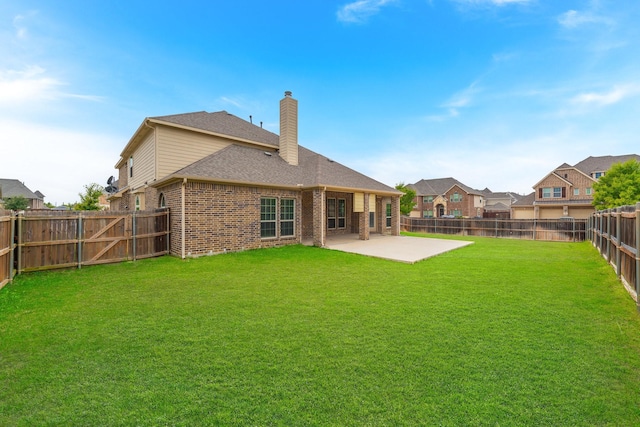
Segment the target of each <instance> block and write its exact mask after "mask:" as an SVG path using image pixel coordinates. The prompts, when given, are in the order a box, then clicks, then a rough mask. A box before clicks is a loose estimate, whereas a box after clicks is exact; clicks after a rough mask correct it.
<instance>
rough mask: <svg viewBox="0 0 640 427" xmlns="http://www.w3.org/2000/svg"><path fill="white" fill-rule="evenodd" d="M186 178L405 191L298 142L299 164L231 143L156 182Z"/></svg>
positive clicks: (156, 184) (266, 152) (275, 153)
mask: <svg viewBox="0 0 640 427" xmlns="http://www.w3.org/2000/svg"><path fill="white" fill-rule="evenodd" d="M183 178H187V179H195V180H204V181H215V182H227V183H237V184H255V185H268V186H274V187H289V188H314V187H330V188H333V189H350V190H370V191H375V192H377V193H385V194H394V195H398V194H402V193H401V192H400V191H398V190H396V189H394V188H391V187H389V186H387V185H385V184H382V183H381V182H378V181H376V180H374V179H372V178H369V177H367V176H365V175H363V174H361V173H359V172H356V171H354V170H352V169H350V168H348V167H346V166H344V165H342V164H340V163H338V162H335V161H333V160H330V159H329V158H327V157H325V156H322V155H320V154H318V153H315V152H313V151H311V150H309V149H307V148H305V147H302V146H298V165H297V166H294V165H290V164H289V163H287V162H286V161H285V160H284V159H282V158H281V157H280V156H279V155H278V153H277V152H271V151H265V150H262V149H259V148H252V147H247V146H242V145H230V146H228V147H226V148H224V149H222V150H220V151H218V152H216V153H213V154H211V155H209V156H207V157H205V158H203V159H201V160H198V161H197V162H195V163H193V164H191V165H189V166H186V167H185V168H183V169H181V170H179V171H177V172H175V173H173V174H171V175H169V176H167V177H166V178H164V179H161V180H159V181H158V182H155V183H154V186H161V185H163V184H165V183H167V182H170V181H174V180H180V179H183Z"/></svg>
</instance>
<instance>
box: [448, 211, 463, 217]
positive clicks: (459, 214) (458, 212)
mask: <svg viewBox="0 0 640 427" xmlns="http://www.w3.org/2000/svg"><path fill="white" fill-rule="evenodd" d="M450 213H451V215H453V216H462V211H461V210H460V209H452V210H451V211H450Z"/></svg>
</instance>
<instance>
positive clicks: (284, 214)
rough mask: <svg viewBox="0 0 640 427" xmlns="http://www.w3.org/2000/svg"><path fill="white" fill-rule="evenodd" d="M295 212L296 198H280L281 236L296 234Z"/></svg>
mask: <svg viewBox="0 0 640 427" xmlns="http://www.w3.org/2000/svg"><path fill="white" fill-rule="evenodd" d="M295 212H296V201H295V200H294V199H280V237H287V236H293V235H294V234H295V228H294V219H295Z"/></svg>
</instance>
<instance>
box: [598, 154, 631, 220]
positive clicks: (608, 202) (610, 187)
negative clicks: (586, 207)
mask: <svg viewBox="0 0 640 427" xmlns="http://www.w3.org/2000/svg"><path fill="white" fill-rule="evenodd" d="M593 190H594V194H593V206H594V207H595V208H596V209H598V210H600V209H611V208H617V207H619V206H625V205H634V204H636V202H640V162H638V161H637V160H634V159H631V160H629V161H627V162H624V163H616V164H614V165H613V166H611V169H609V170H608V171H607V173H606V174H605V175H603V176H602V177H600V179H599V180H598V182H596V183H595V184H593Z"/></svg>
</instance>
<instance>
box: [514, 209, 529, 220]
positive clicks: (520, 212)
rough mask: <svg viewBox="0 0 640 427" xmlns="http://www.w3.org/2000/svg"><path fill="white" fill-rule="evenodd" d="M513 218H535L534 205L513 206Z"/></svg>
mask: <svg viewBox="0 0 640 427" xmlns="http://www.w3.org/2000/svg"><path fill="white" fill-rule="evenodd" d="M511 218H513V219H534V210H533V207H530V208H511Z"/></svg>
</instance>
